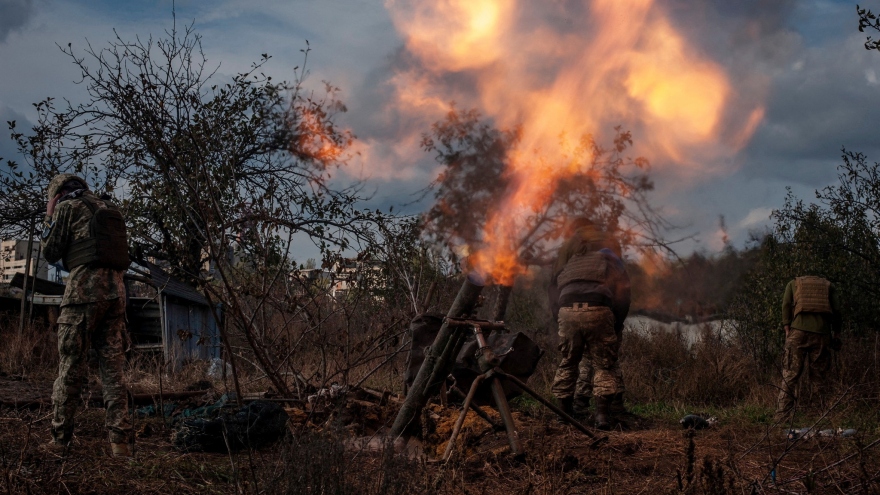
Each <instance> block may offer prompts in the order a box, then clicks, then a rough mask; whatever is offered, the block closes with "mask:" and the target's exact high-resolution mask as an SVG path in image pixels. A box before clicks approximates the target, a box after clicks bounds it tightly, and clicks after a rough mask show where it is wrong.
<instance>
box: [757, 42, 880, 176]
mask: <svg viewBox="0 0 880 495" xmlns="http://www.w3.org/2000/svg"><path fill="white" fill-rule="evenodd" d="M860 42H861V40H860V39H858V36H849V37H847V38H844V39H841V40H837V41H836V42H834V43H830V44H826V45H824V46H822V47H816V48H811V49H808V50H806V51H805V52H804V53H803V55H802V56H801V57H799V58H798V59H797V60H796V61H794V62H793V63H792V64H791V66H790V67H789V68H788V69H787V70H785V71H784V72H783V73H781V74H780V75H779V76H778V77H777V78H776V79H775V81H774V85H773V89H772V93H771V100H770V102H769V105H768V108H767V116H766V119H765V122H764V125H763V126H762V128H761V131H760V132H759V133H758V134H757V135H756V136H755V139H754V140H753V141H752V143H751V145H750V146H749V149H748V157H749V160H748V167H747V169H748V172H749V173H752V174H758V175H766V176H774V177H786V176H787V177H791V178H793V179H797V180H799V181H802V182H803V183H805V184H809V185H813V186H817V187H818V186H822V185H825V184H827V183H828V182H829V181H833V180H834V179H835V177H836V170H835V167H834V165H835V164H836V163H838V162H839V157H840V149H841V147H843V146H845V147H847V148H849V149H853V150H859V151H863V152H865V153H868V154H869V155H873V156H875V157H877V158H880V153H878V151H880V149H878V143H877V140H876V135H877V131H876V126H875V125H873V122H875V120H876V118H877V115H880V54H878V53H875V52H867V51H866V50H864V49H863V48H862V47H861V45H860Z"/></svg>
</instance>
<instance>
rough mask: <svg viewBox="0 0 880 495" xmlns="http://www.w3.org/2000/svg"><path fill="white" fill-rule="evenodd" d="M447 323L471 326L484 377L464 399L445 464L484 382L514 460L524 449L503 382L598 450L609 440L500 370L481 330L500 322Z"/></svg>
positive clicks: (449, 321)
mask: <svg viewBox="0 0 880 495" xmlns="http://www.w3.org/2000/svg"><path fill="white" fill-rule="evenodd" d="M447 320H448V323H449V324H450V325H456V326H470V327H472V328H473V332H474V337H476V339H477V345H478V350H477V362H478V363H479V365H480V371H482V372H483V374H482V375H479V376H477V377H476V378H475V379H474V382H473V384H471V388H470V390H469V391H468V394H467V396H466V397H465V399H464V403H463V404H462V406H461V413H460V414H459V416H458V419H457V420H456V421H455V426H454V427H453V429H452V436H451V437H450V438H449V443H447V444H446V451H444V452H443V460H444V461H448V460H449V458H450V457H452V451H453V448H454V446H455V440H456V438H457V437H458V434H459V433H460V432H461V427H462V425H463V424H464V420H465V418H466V417H467V413H468V409H470V406H471V402H472V401H473V400H474V395H476V392H477V388H479V386H480V384H482V383H483V381H485V380H490V387H491V389H492V399H493V400H494V401H495V406H496V408H497V409H498V413H499V414H500V415H501V421H502V423H503V424H504V428H505V430H507V439H508V442H509V443H510V452H511V453H512V454H513V455H514V456H515V457H517V456H521V455H522V454H523V453H524V452H523V450H522V444H521V443H520V441H519V434H518V433H517V431H516V425H515V424H514V422H513V415H512V414H511V412H510V405H509V404H508V402H507V396H506V395H505V394H504V387H503V386H502V385H501V379H506V380H510V381H511V382H512V383H513V384H515V385H516V386H517V387H519V388H520V389H522V391H523V392H526V393H527V394H529V395H531V396H532V397H533V398H534V399H535V400H537V401H538V402H540V403H541V404H543V405H544V406H545V407H547V408H548V409H550V410H551V411H553V412H554V413H556V414H557V415H558V416H559V417H561V418H562V419H563V420H565V421H566V422H567V423H569V424H571V425H572V426H574V427H575V428H577V429H578V430H580V431H581V432H582V433H584V434H585V435H587V436H588V437H590V438H592V439H593V443H591V444H590V447H591V448H596V447H598V446H599V445H600V444H602V443H603V442H605V441H607V440H608V437H607V436H602V437H597V436H596V435H595V434H593V432H591V431H590V430H588V429H587V428H586V427H585V426H584V425H582V424H581V423H580V422H579V421H577V420H576V419H574V418H573V417H571V416H569V415H568V414H567V413H565V412H564V411H563V410H562V409H560V408H558V407H556V406H555V405H554V404H553V403H551V402H550V401H548V400H547V399H545V398H543V397H541V395H540V394H538V393H537V392H535V391H534V390H532V388H531V387H529V386H528V385H526V384H525V383H523V381H522V380H520V379H519V378H517V377H515V376H512V375H508V374H507V373H505V372H504V371H502V370H501V369H500V368H498V356H496V355H495V352H494V351H492V348H491V347H489V344H488V343H487V342H486V339H485V337H484V336H483V330H482V328H481V327H482V326H484V325H485V326H487V327H489V328H491V329H497V328H498V326H499V325H498V323H496V322H484V321H474V320H458V319H452V318H447ZM501 326H502V327H503V323H501Z"/></svg>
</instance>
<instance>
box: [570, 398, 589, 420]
mask: <svg viewBox="0 0 880 495" xmlns="http://www.w3.org/2000/svg"><path fill="white" fill-rule="evenodd" d="M572 410H573V411H574V414H575V416H589V415H590V396H585V397H584V396H578V397H575V399H574V403H573V404H572Z"/></svg>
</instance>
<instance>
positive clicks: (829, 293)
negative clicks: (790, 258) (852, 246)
mask: <svg viewBox="0 0 880 495" xmlns="http://www.w3.org/2000/svg"><path fill="white" fill-rule="evenodd" d="M840 323H841V321H840V302H839V299H838V296H837V293H836V291H835V290H834V286H833V285H831V282H829V281H828V280H826V279H824V278H821V277H814V276H805V277H797V278H795V279H794V280H792V281H791V282H789V283H788V285H786V286H785V294H784V295H783V297H782V324H783V327H784V328H785V349H784V351H783V358H782V384H781V385H780V386H779V388H780V391H779V398H778V400H777V403H776V416H775V420H776V422H777V423H781V422H784V421H790V420H791V417H792V415H793V413H794V407H795V403H796V401H797V398H798V395H797V389H798V381H799V379H800V378H801V375H802V374H803V372H804V370H805V369H806V370H808V373H809V377H810V383H811V385H812V386H813V387H815V388H816V391H817V392H818V394H819V399H820V400H824V398H825V395H826V393H827V391H826V390H825V388H826V375H827V374H828V371H829V369H830V367H831V349H832V348H835V350H836V348H837V346H839V344H840V340H839V339H838V337H837V334H838V332H839V331H840Z"/></svg>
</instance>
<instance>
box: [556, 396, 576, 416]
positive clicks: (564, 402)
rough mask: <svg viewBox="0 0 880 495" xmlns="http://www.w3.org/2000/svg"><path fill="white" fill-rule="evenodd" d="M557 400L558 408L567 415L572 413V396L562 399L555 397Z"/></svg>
mask: <svg viewBox="0 0 880 495" xmlns="http://www.w3.org/2000/svg"><path fill="white" fill-rule="evenodd" d="M557 401H558V402H559V409H562V412H564V413H565V414H568V415H569V416H572V415H574V408H573V404H574V397H564V398H562V399H557Z"/></svg>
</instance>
